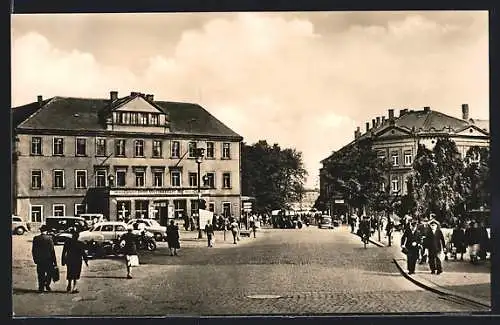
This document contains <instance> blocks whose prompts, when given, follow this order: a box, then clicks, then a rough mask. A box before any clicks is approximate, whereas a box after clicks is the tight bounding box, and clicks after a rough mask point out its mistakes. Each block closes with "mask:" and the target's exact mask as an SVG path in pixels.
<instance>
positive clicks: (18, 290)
mask: <svg viewBox="0 0 500 325" xmlns="http://www.w3.org/2000/svg"><path fill="white" fill-rule="evenodd" d="M12 293H13V294H26V293H36V294H42V293H41V292H38V290H37V289H27V288H12ZM52 293H66V291H65V290H52V291H44V292H43V294H52Z"/></svg>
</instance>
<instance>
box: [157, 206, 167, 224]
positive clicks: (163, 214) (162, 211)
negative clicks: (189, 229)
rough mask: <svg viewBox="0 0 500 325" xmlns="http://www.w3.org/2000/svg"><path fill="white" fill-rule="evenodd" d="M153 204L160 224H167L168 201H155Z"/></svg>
mask: <svg viewBox="0 0 500 325" xmlns="http://www.w3.org/2000/svg"><path fill="white" fill-rule="evenodd" d="M155 204H156V209H157V210H158V216H159V219H160V224H161V225H162V226H166V225H168V201H157V202H155Z"/></svg>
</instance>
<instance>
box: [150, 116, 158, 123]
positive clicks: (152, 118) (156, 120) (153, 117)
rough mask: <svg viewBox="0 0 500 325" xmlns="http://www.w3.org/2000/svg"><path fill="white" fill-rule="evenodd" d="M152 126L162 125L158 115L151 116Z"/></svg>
mask: <svg viewBox="0 0 500 325" xmlns="http://www.w3.org/2000/svg"><path fill="white" fill-rule="evenodd" d="M150 122H151V123H150V124H151V125H160V118H159V115H158V114H151V120H150Z"/></svg>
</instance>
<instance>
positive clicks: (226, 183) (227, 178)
mask: <svg viewBox="0 0 500 325" xmlns="http://www.w3.org/2000/svg"><path fill="white" fill-rule="evenodd" d="M222 188H231V174H230V173H223V174H222Z"/></svg>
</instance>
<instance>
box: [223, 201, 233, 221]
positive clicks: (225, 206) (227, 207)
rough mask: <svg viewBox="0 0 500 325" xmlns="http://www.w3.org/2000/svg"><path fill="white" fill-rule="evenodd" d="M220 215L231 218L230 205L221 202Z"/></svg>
mask: <svg viewBox="0 0 500 325" xmlns="http://www.w3.org/2000/svg"><path fill="white" fill-rule="evenodd" d="M222 215H223V216H224V217H227V218H229V217H230V216H231V203H230V202H222Z"/></svg>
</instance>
